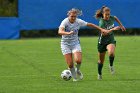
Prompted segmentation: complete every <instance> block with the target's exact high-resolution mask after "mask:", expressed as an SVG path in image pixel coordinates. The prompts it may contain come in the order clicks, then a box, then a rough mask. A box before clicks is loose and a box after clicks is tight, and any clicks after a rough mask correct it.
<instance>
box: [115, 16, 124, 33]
mask: <svg viewBox="0 0 140 93" xmlns="http://www.w3.org/2000/svg"><path fill="white" fill-rule="evenodd" d="M114 18H115V20H116V22H117V23H118V24H119V25H120V28H121V30H122V31H126V29H125V27H124V26H123V25H122V23H121V21H120V20H119V19H118V18H117V17H116V16H114Z"/></svg>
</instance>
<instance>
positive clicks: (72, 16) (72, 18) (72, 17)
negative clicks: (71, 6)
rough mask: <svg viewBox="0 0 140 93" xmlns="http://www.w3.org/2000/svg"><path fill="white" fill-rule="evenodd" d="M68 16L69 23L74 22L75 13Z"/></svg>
mask: <svg viewBox="0 0 140 93" xmlns="http://www.w3.org/2000/svg"><path fill="white" fill-rule="evenodd" d="M68 18H69V21H70V22H71V23H74V22H75V20H76V18H77V14H76V13H70V14H69V17H68Z"/></svg>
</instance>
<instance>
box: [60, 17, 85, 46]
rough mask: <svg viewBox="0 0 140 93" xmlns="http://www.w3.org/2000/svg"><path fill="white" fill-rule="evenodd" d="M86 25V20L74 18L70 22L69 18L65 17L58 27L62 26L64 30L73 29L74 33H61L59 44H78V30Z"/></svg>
mask: <svg viewBox="0 0 140 93" xmlns="http://www.w3.org/2000/svg"><path fill="white" fill-rule="evenodd" d="M86 25H87V22H85V21H84V20H81V19H79V18H76V20H75V22H74V23H70V22H69V19H68V18H65V19H64V20H63V21H62V23H61V24H60V26H59V27H64V28H65V31H66V32H70V31H74V34H71V35H62V39H61V44H65V45H75V44H79V43H80V41H79V38H78V31H79V29H80V27H82V26H86Z"/></svg>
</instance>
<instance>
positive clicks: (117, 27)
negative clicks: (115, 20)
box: [108, 26, 120, 33]
mask: <svg viewBox="0 0 140 93" xmlns="http://www.w3.org/2000/svg"><path fill="white" fill-rule="evenodd" d="M115 30H120V27H119V26H116V27H113V28H112V29H110V30H108V33H110V32H112V31H115Z"/></svg>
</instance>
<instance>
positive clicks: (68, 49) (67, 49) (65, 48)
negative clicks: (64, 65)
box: [61, 44, 82, 55]
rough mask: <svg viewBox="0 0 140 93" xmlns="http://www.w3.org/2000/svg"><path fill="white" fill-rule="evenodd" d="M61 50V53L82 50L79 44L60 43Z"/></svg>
mask: <svg viewBox="0 0 140 93" xmlns="http://www.w3.org/2000/svg"><path fill="white" fill-rule="evenodd" d="M61 51H62V54H63V55H65V54H69V53H74V52H82V50H81V46H80V44H76V45H73V46H70V45H64V44H61Z"/></svg>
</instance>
